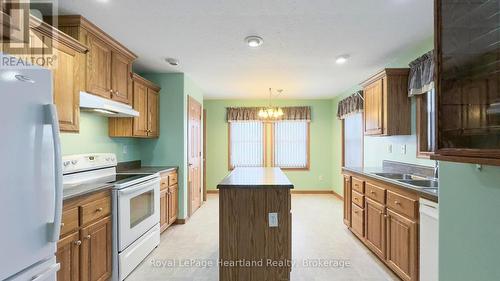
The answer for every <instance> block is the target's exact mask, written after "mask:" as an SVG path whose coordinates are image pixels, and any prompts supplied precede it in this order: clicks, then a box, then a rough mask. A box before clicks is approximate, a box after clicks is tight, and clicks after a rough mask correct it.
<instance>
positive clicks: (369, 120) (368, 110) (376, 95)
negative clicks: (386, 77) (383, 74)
mask: <svg viewBox="0 0 500 281" xmlns="http://www.w3.org/2000/svg"><path fill="white" fill-rule="evenodd" d="M382 81H383V80H382V79H380V80H378V81H376V82H373V83H372V84H370V85H368V86H367V87H366V88H365V90H364V97H365V104H364V105H365V107H364V108H365V116H364V118H365V134H367V135H380V134H382V133H383V119H382V118H383V104H382V101H383V98H382Z"/></svg>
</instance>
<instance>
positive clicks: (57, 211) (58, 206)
mask: <svg viewBox="0 0 500 281" xmlns="http://www.w3.org/2000/svg"><path fill="white" fill-rule="evenodd" d="M45 109H46V110H45V113H46V124H50V125H51V127H52V137H53V138H54V172H55V174H54V176H55V189H54V192H55V196H54V197H55V202H54V203H55V207H54V220H53V222H51V223H49V224H50V226H49V227H50V230H49V241H51V242H57V241H58V240H59V235H60V232H61V220H62V205H63V198H62V197H63V182H62V155H61V140H60V136H59V119H58V118H57V109H56V106H55V105H54V104H47V105H45Z"/></svg>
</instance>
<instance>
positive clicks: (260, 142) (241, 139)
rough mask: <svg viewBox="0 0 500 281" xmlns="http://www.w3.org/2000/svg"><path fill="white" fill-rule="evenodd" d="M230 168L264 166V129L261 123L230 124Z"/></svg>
mask: <svg viewBox="0 0 500 281" xmlns="http://www.w3.org/2000/svg"><path fill="white" fill-rule="evenodd" d="M229 126H230V144H229V145H230V166H231V167H232V168H236V167H262V166H264V127H263V123H262V122H260V121H255V122H253V121H245V122H230V123H229Z"/></svg>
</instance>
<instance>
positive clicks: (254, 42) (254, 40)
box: [245, 35, 264, 48]
mask: <svg viewBox="0 0 500 281" xmlns="http://www.w3.org/2000/svg"><path fill="white" fill-rule="evenodd" d="M245 42H247V45H248V47H250V48H257V47H259V46H260V45H262V43H264V39H262V37H259V36H255V35H252V36H248V37H247V38H245Z"/></svg>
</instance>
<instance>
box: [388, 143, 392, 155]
mask: <svg viewBox="0 0 500 281" xmlns="http://www.w3.org/2000/svg"><path fill="white" fill-rule="evenodd" d="M387 153H392V144H388V145H387Z"/></svg>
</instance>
